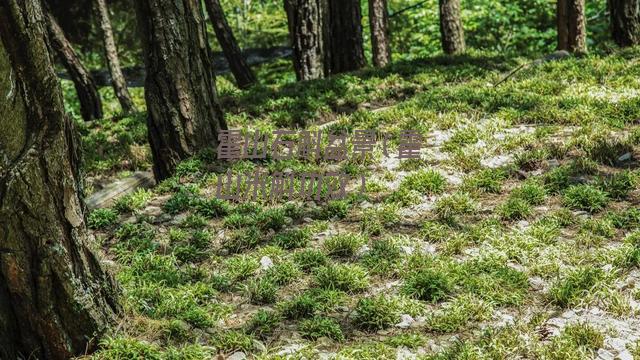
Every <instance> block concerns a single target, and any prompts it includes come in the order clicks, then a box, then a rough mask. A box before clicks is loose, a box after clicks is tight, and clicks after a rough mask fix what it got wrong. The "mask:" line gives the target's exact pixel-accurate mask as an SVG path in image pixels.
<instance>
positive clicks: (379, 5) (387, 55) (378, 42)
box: [369, 0, 391, 67]
mask: <svg viewBox="0 0 640 360" xmlns="http://www.w3.org/2000/svg"><path fill="white" fill-rule="evenodd" d="M369 26H370V28H371V50H372V53H373V65H374V66H377V67H383V66H385V65H387V64H388V63H389V62H390V61H391V46H390V44H389V12H388V10H387V0H369Z"/></svg>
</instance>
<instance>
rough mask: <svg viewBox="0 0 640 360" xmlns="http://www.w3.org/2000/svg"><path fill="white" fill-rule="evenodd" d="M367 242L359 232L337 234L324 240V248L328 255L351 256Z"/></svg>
mask: <svg viewBox="0 0 640 360" xmlns="http://www.w3.org/2000/svg"><path fill="white" fill-rule="evenodd" d="M366 243H367V239H366V238H365V237H363V236H362V235H359V234H352V233H346V234H339V235H335V236H332V237H330V238H328V239H327V240H325V242H324V245H323V247H324V249H325V250H326V252H327V254H329V255H330V256H336V257H351V256H354V255H355V253H356V251H358V249H359V248H360V247H361V246H362V245H364V244H366Z"/></svg>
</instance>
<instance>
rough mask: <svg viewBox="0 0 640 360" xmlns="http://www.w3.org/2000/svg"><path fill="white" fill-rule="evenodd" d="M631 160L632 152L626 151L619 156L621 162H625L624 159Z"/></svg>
mask: <svg viewBox="0 0 640 360" xmlns="http://www.w3.org/2000/svg"><path fill="white" fill-rule="evenodd" d="M628 160H631V153H625V154H622V155H620V157H619V158H618V161H619V162H624V161H628Z"/></svg>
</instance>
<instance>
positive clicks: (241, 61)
mask: <svg viewBox="0 0 640 360" xmlns="http://www.w3.org/2000/svg"><path fill="white" fill-rule="evenodd" d="M205 5H206V7H207V13H208V14H209V17H210V18H211V23H212V24H213V30H214V31H215V33H216V38H217V39H218V43H219V44H220V47H221V48H222V52H223V53H224V56H225V57H226V58H227V62H228V63H229V68H230V69H231V73H233V77H234V78H235V79H236V84H237V85H238V87H239V88H241V89H245V88H247V87H249V86H251V85H253V84H255V83H256V81H257V80H256V76H255V75H254V74H253V71H252V70H251V68H250V67H249V65H248V64H247V62H246V60H245V58H244V56H243V55H242V51H241V50H240V47H239V46H238V42H237V41H236V38H235V37H234V36H233V31H232V30H231V27H230V26H229V24H228V23H227V19H226V18H225V16H224V11H223V10H222V6H220V0H205Z"/></svg>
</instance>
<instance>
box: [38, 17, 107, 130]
mask: <svg viewBox="0 0 640 360" xmlns="http://www.w3.org/2000/svg"><path fill="white" fill-rule="evenodd" d="M45 12H46V14H45V16H46V19H47V29H48V32H49V38H50V39H51V43H52V44H51V45H52V47H53V50H54V51H55V52H56V54H57V55H58V58H59V59H60V61H62V64H63V65H64V67H65V69H67V72H68V73H69V76H70V77H71V80H72V81H73V85H74V86H75V88H76V93H77V94H78V100H79V102H80V113H81V115H82V118H83V119H84V120H85V121H90V120H94V119H101V118H102V101H100V94H98V88H97V87H96V84H95V81H94V80H93V78H92V77H91V74H90V73H89V71H88V70H87V69H86V68H85V67H84V65H82V62H80V58H79V57H78V54H76V52H75V50H74V49H73V46H71V43H69V41H68V40H67V38H66V37H65V35H64V32H62V29H61V28H60V26H59V25H58V23H57V21H56V19H55V18H54V17H53V15H51V13H50V12H48V11H45Z"/></svg>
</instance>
